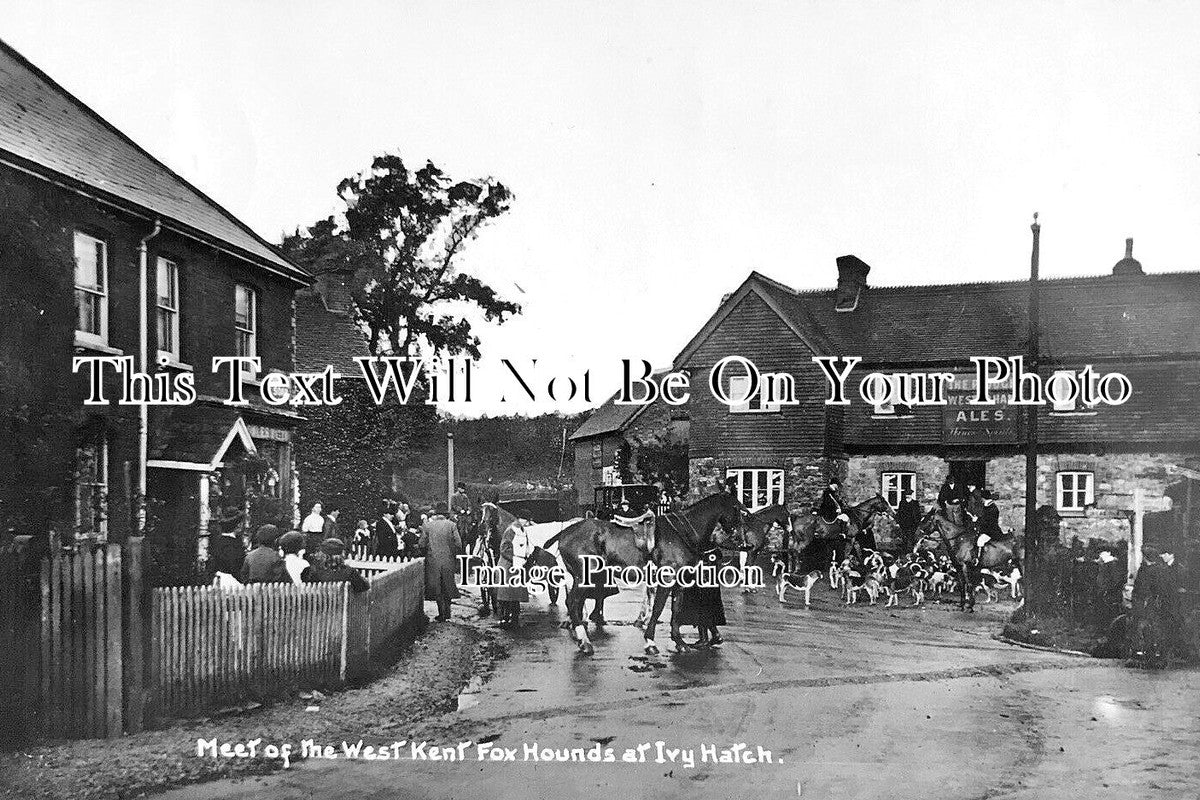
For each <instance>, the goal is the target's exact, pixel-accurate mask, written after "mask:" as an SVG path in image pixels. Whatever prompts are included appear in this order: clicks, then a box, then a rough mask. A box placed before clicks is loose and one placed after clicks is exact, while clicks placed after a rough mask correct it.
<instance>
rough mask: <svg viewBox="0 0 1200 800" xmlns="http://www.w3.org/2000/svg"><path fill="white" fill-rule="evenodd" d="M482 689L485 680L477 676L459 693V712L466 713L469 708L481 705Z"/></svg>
mask: <svg viewBox="0 0 1200 800" xmlns="http://www.w3.org/2000/svg"><path fill="white" fill-rule="evenodd" d="M481 689H483V679H481V678H480V677H479V676H478V675H476V676H475V677H474V678H471V680H470V682H469V683H467V685H466V687H465V688H464V689H463V690H462V691H461V692H459V693H458V710H459V711H466V710H467V709H468V708H474V707H475V706H477V705H479V692H480V690H481Z"/></svg>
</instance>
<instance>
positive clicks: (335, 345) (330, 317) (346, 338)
mask: <svg viewBox="0 0 1200 800" xmlns="http://www.w3.org/2000/svg"><path fill="white" fill-rule="evenodd" d="M368 355H370V352H369V351H368V350H367V338H366V336H365V335H364V334H363V332H362V329H361V328H359V327H358V324H357V323H355V321H354V319H353V317H351V315H350V314H349V313H345V312H339V311H330V310H329V309H328V308H326V307H325V303H324V301H322V299H321V296H320V295H319V294H317V293H316V292H314V291H304V292H297V293H296V369H299V370H305V371H312V372H316V371H320V370H323V369H325V366H326V365H332V366H333V370H334V372H337V373H340V374H341V375H342V376H343V377H357V376H358V375H360V374H361V372H360V371H359V368H358V364H357V363H356V362H355V361H354V358H355V357H356V356H368Z"/></svg>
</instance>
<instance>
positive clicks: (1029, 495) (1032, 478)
mask: <svg viewBox="0 0 1200 800" xmlns="http://www.w3.org/2000/svg"><path fill="white" fill-rule="evenodd" d="M1030 230H1032V231H1033V251H1032V253H1031V254H1030V257H1029V319H1028V326H1029V329H1028V331H1027V336H1026V339H1027V344H1028V349H1027V350H1026V353H1025V364H1026V368H1027V369H1028V370H1030V371H1031V372H1033V373H1035V374H1036V373H1037V372H1038V356H1039V355H1040V353H1039V351H1040V349H1041V348H1040V347H1039V346H1038V313H1039V307H1038V300H1039V298H1038V292H1039V289H1038V258H1039V251H1040V242H1041V235H1042V226H1041V225H1040V224H1038V215H1037V212H1034V215H1033V225H1031V226H1030ZM1025 421H1026V423H1025V563H1024V564H1023V565H1022V566H1023V567H1024V569H1025V575H1024V580H1025V606H1026V607H1027V608H1028V609H1030V610H1032V609H1033V608H1034V603H1033V599H1034V598H1033V596H1034V594H1035V593H1036V591H1037V588H1036V580H1035V578H1034V577H1033V576H1035V575H1037V574H1038V572H1039V570H1040V565H1039V564H1038V563H1037V560H1038V548H1039V547H1040V546H1041V542H1040V541H1038V539H1039V536H1038V529H1037V488H1038V487H1037V484H1038V480H1037V478H1038V464H1037V461H1038V439H1037V435H1038V430H1037V429H1038V406H1036V405H1031V406H1028V410H1027V412H1026V415H1025Z"/></svg>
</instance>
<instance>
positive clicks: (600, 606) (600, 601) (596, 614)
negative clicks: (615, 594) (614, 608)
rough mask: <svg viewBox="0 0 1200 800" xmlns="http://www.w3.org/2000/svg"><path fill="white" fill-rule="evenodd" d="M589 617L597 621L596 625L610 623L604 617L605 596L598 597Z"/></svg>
mask: <svg viewBox="0 0 1200 800" xmlns="http://www.w3.org/2000/svg"><path fill="white" fill-rule="evenodd" d="M588 619H590V620H591V621H592V622H594V623H596V625H606V624H608V623H607V622H606V621H605V619H604V597H602V596H601V597H597V598H596V604H595V606H593V608H592V613H591V614H590V615H589V616H588Z"/></svg>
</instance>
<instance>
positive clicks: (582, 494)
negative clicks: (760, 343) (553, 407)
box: [570, 372, 688, 510]
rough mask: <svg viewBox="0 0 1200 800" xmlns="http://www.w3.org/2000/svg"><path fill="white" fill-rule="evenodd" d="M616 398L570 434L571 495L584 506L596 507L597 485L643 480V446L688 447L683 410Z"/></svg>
mask: <svg viewBox="0 0 1200 800" xmlns="http://www.w3.org/2000/svg"><path fill="white" fill-rule="evenodd" d="M662 374H663V373H662V372H659V373H656V377H661V376H662ZM615 397H616V395H614V396H613V397H610V398H608V400H606V401H605V402H604V404H603V405H601V406H600V407H599V408H597V409H596V410H595V411H594V412H592V414H591V416H589V417H588V418H587V419H586V420H584V423H583V424H582V425H580V426H579V428H577V429H576V430H575V432H574V433H572V434H571V437H570V441H571V444H572V446H573V447H574V450H575V494H576V498H577V500H578V503H579V507H580V508H581V509H584V510H587V509H591V508H593V506H594V505H595V502H596V489H597V488H599V487H603V486H620V485H622V484H626V483H642V482H643V478H642V477H641V472H642V469H641V465H640V463H639V454H640V452H641V450H642V448H643V447H644V446H646V445H649V444H652V443H653V444H661V443H671V444H677V445H686V443H687V440H688V416H687V411H686V409H681V408H673V407H671V406H668V405H667V404H665V403H662V402H656V403H651V404H649V405H644V406H633V405H617V404H616V403H614V402H613V401H614V399H615ZM622 458H624V460H625V463H621V462H622Z"/></svg>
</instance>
